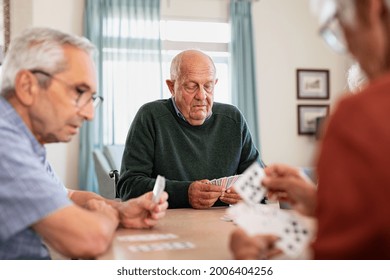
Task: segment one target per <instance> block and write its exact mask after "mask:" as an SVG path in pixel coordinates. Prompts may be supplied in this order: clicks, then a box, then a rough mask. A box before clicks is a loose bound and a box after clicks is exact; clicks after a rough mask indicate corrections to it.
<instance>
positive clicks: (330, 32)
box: [319, 14, 347, 54]
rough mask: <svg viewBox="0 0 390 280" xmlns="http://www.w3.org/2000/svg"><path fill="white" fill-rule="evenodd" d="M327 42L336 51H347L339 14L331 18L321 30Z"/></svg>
mask: <svg viewBox="0 0 390 280" xmlns="http://www.w3.org/2000/svg"><path fill="white" fill-rule="evenodd" d="M319 33H320V35H321V37H322V38H323V39H324V40H325V42H326V43H327V44H328V45H329V46H330V47H331V48H332V49H333V50H334V51H336V52H338V53H342V54H343V53H346V52H347V47H346V40H345V37H344V33H343V31H342V29H341V26H340V21H339V19H338V16H337V14H334V15H333V16H332V17H331V18H329V19H328V20H327V21H326V22H325V24H324V25H323V26H322V27H321V28H320V31H319Z"/></svg>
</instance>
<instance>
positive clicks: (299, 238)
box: [276, 211, 312, 257]
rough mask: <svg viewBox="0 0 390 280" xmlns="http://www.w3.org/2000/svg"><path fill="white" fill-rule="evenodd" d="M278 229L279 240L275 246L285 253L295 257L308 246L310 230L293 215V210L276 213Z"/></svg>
mask: <svg viewBox="0 0 390 280" xmlns="http://www.w3.org/2000/svg"><path fill="white" fill-rule="evenodd" d="M277 219H278V227H279V229H278V231H279V237H280V240H279V241H278V242H277V244H276V246H277V247H278V248H280V249H281V250H282V251H283V252H285V253H286V254H287V255H289V256H292V257H295V256H297V255H299V254H300V253H301V252H302V250H303V249H304V248H305V247H306V246H308V244H309V242H310V240H311V238H312V232H311V231H310V230H309V228H308V227H307V225H306V224H305V223H304V221H303V220H302V219H300V218H299V217H298V216H296V215H294V214H293V212H291V213H288V212H282V211H281V212H279V213H278V218H277Z"/></svg>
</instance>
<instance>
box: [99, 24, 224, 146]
mask: <svg viewBox="0 0 390 280" xmlns="http://www.w3.org/2000/svg"><path fill="white" fill-rule="evenodd" d="M110 24H111V25H110ZM148 24H149V23H148V22H142V23H141V25H140V26H141V28H142V26H147V25H148ZM108 26H109V30H114V31H111V32H114V33H115V32H118V34H107V33H106V34H104V37H105V38H108V37H110V36H113V37H119V36H121V40H126V38H128V39H129V40H132V42H131V45H132V48H131V49H128V48H126V47H123V46H122V45H121V44H120V43H118V45H115V44H114V47H111V48H105V49H103V73H102V77H103V79H104V81H105V82H104V89H103V90H104V92H105V93H106V94H108V98H105V101H104V103H105V104H104V108H103V122H104V131H103V137H104V140H103V142H104V144H124V142H125V140H126V136H127V132H128V129H129V127H130V125H131V122H132V120H133V119H134V116H135V114H136V113H137V111H138V109H139V108H140V107H141V106H142V105H143V104H145V103H147V102H151V101H153V100H157V99H161V98H164V99H165V98H169V97H170V96H171V94H170V92H169V90H168V87H167V86H166V85H165V80H166V79H169V77H170V74H169V68H170V63H171V60H172V59H173V57H174V56H175V55H176V54H178V53H179V52H181V51H182V50H185V49H200V50H202V51H204V52H206V53H207V54H208V55H210V56H211V58H212V59H213V61H214V63H215V66H216V68H217V77H218V84H217V86H216V87H215V93H214V94H215V95H214V96H215V98H214V100H215V101H217V102H223V103H231V95H230V90H229V88H230V87H229V52H228V44H229V41H230V27H229V24H228V23H220V22H207V21H195V20H191V21H188V20H161V21H160V36H161V40H162V42H161V43H162V54H161V61H162V65H161V66H160V65H159V63H158V62H156V61H158V60H159V59H158V58H156V56H158V55H159V54H157V53H155V51H154V50H152V49H150V50H148V49H147V47H146V49H145V46H144V45H142V44H139V50H137V47H138V45H135V44H137V38H140V36H142V37H144V38H145V37H147V38H148V39H149V40H150V41H153V40H156V38H155V37H154V35H153V34H155V33H148V32H144V31H142V30H139V29H130V28H128V26H134V24H128V23H126V21H122V23H120V22H119V21H118V22H116V21H115V19H113V20H112V22H111V23H108ZM115 27H119V28H115ZM115 30H117V31H115ZM118 30H120V31H118ZM134 45H135V47H134ZM118 49H119V50H120V51H119V52H118ZM139 53H142V55H140V54H139ZM129 77H140V78H138V79H136V80H134V79H132V80H130V79H129ZM110 95H112V96H110Z"/></svg>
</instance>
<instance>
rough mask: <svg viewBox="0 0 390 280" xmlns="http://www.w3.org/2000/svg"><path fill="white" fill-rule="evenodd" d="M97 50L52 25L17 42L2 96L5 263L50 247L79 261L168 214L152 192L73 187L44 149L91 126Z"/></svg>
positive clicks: (0, 189) (45, 255) (0, 191)
mask: <svg viewBox="0 0 390 280" xmlns="http://www.w3.org/2000/svg"><path fill="white" fill-rule="evenodd" d="M93 49H94V47H93V45H92V44H91V43H90V42H89V41H88V40H86V39H85V38H80V37H77V36H73V35H69V34H65V33H62V32H59V31H56V30H53V29H49V28H32V29H28V30H26V31H25V32H23V33H22V34H20V36H18V37H17V38H15V40H14V41H13V42H12V43H11V45H10V48H9V50H8V53H7V55H6V58H5V61H4V64H3V68H2V72H3V73H2V83H1V96H0V139H1V141H2V143H1V146H0V181H1V186H0V225H1V226H0V259H49V258H50V254H49V250H48V248H47V247H46V244H48V245H49V246H51V247H52V248H54V249H55V250H56V251H58V252H59V253H60V254H62V255H64V256H67V257H72V258H90V257H95V256H97V255H99V254H101V253H103V252H104V251H105V250H106V249H107V248H108V246H109V245H110V243H111V240H112V238H113V233H114V231H115V230H116V228H117V227H118V225H121V226H123V227H131V228H149V227H152V226H154V225H155V224H156V223H157V221H158V220H159V219H160V218H162V217H163V216H164V215H165V210H166V209H167V207H168V204H167V198H168V195H167V194H166V193H164V194H163V196H162V198H161V199H160V201H159V202H158V203H154V202H153V201H152V193H151V192H149V193H147V194H145V195H143V196H141V197H139V198H135V199H132V200H129V201H126V202H119V201H111V200H106V199H104V198H102V197H100V196H99V195H97V194H94V193H90V192H84V191H75V190H68V189H66V188H65V186H64V185H63V184H62V183H61V182H60V180H59V178H58V177H57V176H56V174H55V172H54V171H53V170H52V168H51V166H50V164H49V163H48V161H47V159H46V150H45V147H44V145H45V144H47V143H53V142H69V141H70V140H71V138H72V136H73V135H75V134H76V133H77V132H78V130H79V128H80V127H81V125H82V124H83V122H84V121H90V120H92V119H93V116H94V107H96V106H97V105H98V104H99V103H100V102H101V101H102V98H101V97H99V96H96V95H95V90H96V76H95V69H94V65H93V61H92V56H91V55H92V51H93Z"/></svg>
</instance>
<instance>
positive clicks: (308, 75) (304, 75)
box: [297, 69, 329, 99]
mask: <svg viewBox="0 0 390 280" xmlns="http://www.w3.org/2000/svg"><path fill="white" fill-rule="evenodd" d="M297 98H298V99H329V70H323V69H297Z"/></svg>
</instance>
